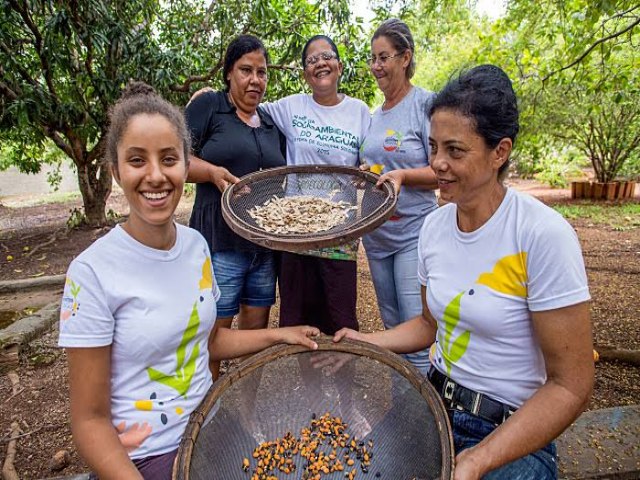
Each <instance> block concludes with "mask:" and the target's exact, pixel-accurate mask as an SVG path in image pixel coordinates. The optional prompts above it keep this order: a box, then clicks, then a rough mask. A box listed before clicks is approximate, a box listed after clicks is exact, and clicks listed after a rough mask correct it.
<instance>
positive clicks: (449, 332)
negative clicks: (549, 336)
mask: <svg viewBox="0 0 640 480" xmlns="http://www.w3.org/2000/svg"><path fill="white" fill-rule="evenodd" d="M418 278H419V280H420V283H421V284H422V285H424V286H425V287H426V288H427V305H428V307H429V311H430V312H431V314H432V315H433V317H434V318H435V319H436V320H437V322H438V333H437V338H436V343H434V344H433V346H432V348H431V362H432V363H433V364H434V365H435V366H436V368H437V369H438V370H440V371H441V372H442V373H445V374H447V375H449V376H450V377H451V378H452V379H453V380H455V381H456V382H458V383H460V384H461V385H463V386H465V387H467V388H470V389H472V390H475V391H478V392H481V393H483V394H486V395H488V396H490V397H492V398H495V399H497V400H500V401H501V402H503V403H507V404H509V405H512V406H515V407H520V406H521V405H522V404H523V403H524V402H525V401H526V400H527V399H528V398H530V397H531V396H532V395H533V394H534V393H535V391H536V390H537V389H538V388H540V387H541V386H542V385H543V384H544V382H545V381H546V372H545V363H544V359H543V356H542V352H541V349H540V345H539V343H538V341H537V339H536V337H535V334H534V331H533V325H532V322H531V314H530V312H535V311H546V310H553V309H557V308H561V307H566V306H569V305H575V304H578V303H581V302H584V301H587V300H589V298H590V296H589V289H588V286H587V276H586V272H585V267H584V261H583V258H582V252H581V250H580V243H579V242H578V238H577V235H576V233H575V231H574V230H573V228H572V227H571V225H569V223H568V222H566V221H565V220H564V219H563V218H562V216H561V215H560V214H559V213H557V212H555V211H554V210H552V209H551V208H549V207H547V206H545V205H544V204H542V203H541V202H539V201H538V200H536V199H534V198H533V197H530V196H528V195H524V194H521V193H518V192H516V191H514V190H511V189H508V190H507V193H506V196H505V198H504V199H503V201H502V203H501V205H500V207H499V208H498V210H497V211H496V212H495V213H494V214H493V216H492V217H491V218H490V219H489V220H488V221H487V223H485V224H484V225H483V226H482V227H480V228H479V229H477V230H476V231H474V232H471V233H465V232H462V231H460V230H459V228H458V225H457V217H456V205H455V204H449V205H445V206H444V207H441V208H439V209H437V210H436V211H435V212H434V213H432V214H431V215H429V216H428V217H427V218H426V219H425V222H424V226H423V227H422V231H421V232H420V240H419V243H418Z"/></svg>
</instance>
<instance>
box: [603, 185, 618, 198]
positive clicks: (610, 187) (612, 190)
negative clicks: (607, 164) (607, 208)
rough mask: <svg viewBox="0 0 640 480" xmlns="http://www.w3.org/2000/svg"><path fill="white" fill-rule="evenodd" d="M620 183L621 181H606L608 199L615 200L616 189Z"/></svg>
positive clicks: (606, 196)
mask: <svg viewBox="0 0 640 480" xmlns="http://www.w3.org/2000/svg"><path fill="white" fill-rule="evenodd" d="M618 185H620V182H609V183H605V194H604V196H605V198H606V199H607V200H615V198H616V190H617V189H618Z"/></svg>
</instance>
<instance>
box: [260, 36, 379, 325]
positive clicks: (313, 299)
mask: <svg viewBox="0 0 640 480" xmlns="http://www.w3.org/2000/svg"><path fill="white" fill-rule="evenodd" d="M302 66H303V68H304V78H305V80H306V82H307V84H308V85H309V87H310V88H311V94H310V95H309V94H303V93H301V94H295V95H290V96H288V97H285V98H283V99H281V100H279V101H277V102H274V103H267V104H263V105H262V106H261V107H262V108H264V109H265V110H266V111H267V113H269V115H271V117H272V118H273V121H274V122H275V124H276V125H277V126H278V128H280V130H281V131H282V133H283V134H284V135H285V137H286V139H287V164H289V165H309V164H324V165H347V166H356V165H358V164H359V150H360V146H361V144H362V141H363V138H364V135H365V133H366V131H367V129H368V127H369V121H370V114H369V108H368V107H367V105H366V104H365V103H364V102H362V101H360V100H357V99H355V98H351V97H348V96H347V95H345V94H343V93H339V92H338V83H339V80H340V75H341V74H342V62H341V61H340V54H339V53H338V49H337V47H336V45H335V43H334V42H333V40H331V38H329V37H327V36H325V35H316V36H314V37H312V38H310V39H309V40H308V41H307V43H306V44H305V46H304V48H303V49H302ZM357 250H358V243H357V242H355V243H352V244H349V245H345V246H342V247H339V248H330V249H321V250H316V251H309V252H305V253H304V254H300V255H298V254H293V253H283V254H282V257H281V270H280V276H279V278H278V285H279V289H280V326H292V325H300V324H301V323H305V324H309V325H314V326H317V327H318V328H320V330H322V331H323V332H324V333H326V334H332V333H334V332H336V331H337V330H339V329H340V328H342V327H347V326H348V327H349V328H354V329H357V328H358V322H357V320H356V283H357V282H356V279H357V277H356V256H357Z"/></svg>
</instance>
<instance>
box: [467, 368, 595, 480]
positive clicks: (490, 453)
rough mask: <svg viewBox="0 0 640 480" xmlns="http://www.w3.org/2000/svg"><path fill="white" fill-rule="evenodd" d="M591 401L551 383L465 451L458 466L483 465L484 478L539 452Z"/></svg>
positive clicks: (587, 397) (481, 470)
mask: <svg viewBox="0 0 640 480" xmlns="http://www.w3.org/2000/svg"><path fill="white" fill-rule="evenodd" d="M587 390H588V389H585V391H587ZM588 401H589V395H588V394H586V395H584V394H582V395H577V394H575V393H573V392H571V391H570V390H568V389H567V388H565V387H564V386H562V385H561V384H558V383H556V382H554V381H552V380H551V381H548V382H547V383H546V384H545V385H544V386H543V387H542V388H540V389H539V390H538V391H537V392H536V393H535V394H534V395H533V396H532V397H531V398H530V399H529V400H527V401H526V402H525V403H524V405H523V406H522V407H521V408H520V409H519V410H518V411H516V413H515V414H514V415H512V416H511V417H510V418H509V419H508V420H507V421H506V422H505V423H503V424H502V425H500V426H499V427H498V428H497V429H496V430H494V431H493V432H492V433H491V434H490V435H488V436H487V437H486V438H485V439H484V440H482V441H481V442H480V443H479V444H477V445H476V446H474V447H472V448H470V449H467V450H464V451H463V452H462V453H461V454H460V456H459V459H458V460H459V461H458V462H457V463H458V464H461V463H464V462H472V463H475V464H476V465H478V466H480V476H482V475H485V474H486V473H488V472H490V471H492V470H495V469H496V468H499V467H501V466H503V465H505V464H507V463H509V462H512V461H514V460H516V459H518V458H521V457H524V456H526V455H528V454H530V453H532V452H535V451H536V450H539V449H540V448H543V447H545V446H546V445H548V444H549V443H550V442H551V441H553V440H554V439H555V438H557V437H558V435H560V434H561V433H562V432H563V431H564V430H565V429H566V428H567V427H568V426H569V425H570V424H571V423H572V422H573V421H574V420H575V419H576V417H578V415H580V413H581V412H582V411H583V410H584V408H585V407H586V405H587V403H588Z"/></svg>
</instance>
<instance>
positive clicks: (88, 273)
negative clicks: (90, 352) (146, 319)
mask: <svg viewBox="0 0 640 480" xmlns="http://www.w3.org/2000/svg"><path fill="white" fill-rule="evenodd" d="M114 329H115V319H114V317H113V314H112V312H111V311H110V309H109V306H108V303H107V299H106V295H105V292H104V290H103V288H102V286H101V284H100V282H99V280H98V276H97V275H96V272H95V271H94V270H93V269H92V268H91V267H90V266H89V265H88V264H87V263H85V262H82V261H77V260H74V261H73V262H72V263H71V265H70V266H69V270H68V271H67V279H66V282H65V286H64V293H63V294H62V303H61V307H60V337H59V340H58V345H59V346H61V347H104V346H106V345H111V343H112V342H113V335H114Z"/></svg>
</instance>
